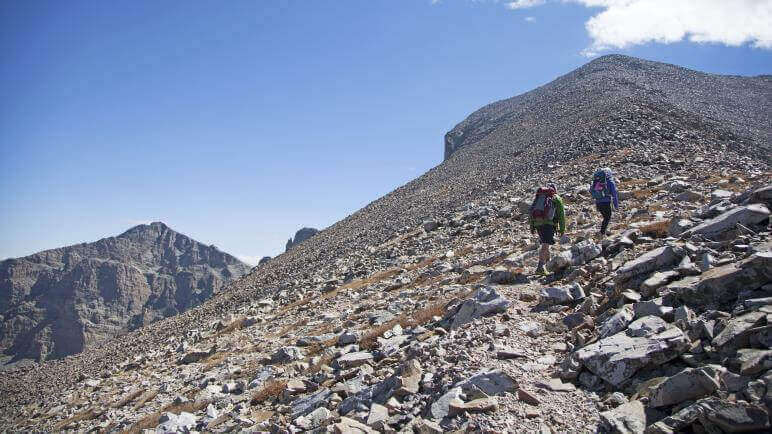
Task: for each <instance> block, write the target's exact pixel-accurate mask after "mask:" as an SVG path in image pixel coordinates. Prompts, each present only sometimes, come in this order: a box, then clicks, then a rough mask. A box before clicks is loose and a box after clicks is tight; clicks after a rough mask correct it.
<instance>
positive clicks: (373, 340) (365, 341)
mask: <svg viewBox="0 0 772 434" xmlns="http://www.w3.org/2000/svg"><path fill="white" fill-rule="evenodd" d="M447 303H448V300H442V301H440V302H437V303H434V304H431V305H429V306H427V307H425V308H423V309H418V310H415V311H413V312H411V313H405V314H402V315H400V316H399V317H397V318H394V319H393V320H391V321H389V322H386V323H383V324H381V325H379V326H376V327H375V328H372V329H370V330H369V331H368V332H367V333H365V335H364V336H362V338H361V339H360V340H359V347H360V348H364V349H367V350H372V349H374V348H375V347H377V346H378V338H379V337H381V336H383V334H384V333H386V331H388V330H391V329H392V328H393V327H394V326H395V325H397V324H399V325H400V326H401V327H403V328H408V327H416V326H419V325H423V324H426V323H428V322H429V321H431V320H432V319H433V318H434V317H435V316H442V315H444V314H445V305H446V304H447Z"/></svg>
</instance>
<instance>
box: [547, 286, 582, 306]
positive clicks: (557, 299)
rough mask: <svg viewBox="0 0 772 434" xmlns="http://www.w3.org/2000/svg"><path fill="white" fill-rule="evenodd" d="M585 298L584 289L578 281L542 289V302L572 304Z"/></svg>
mask: <svg viewBox="0 0 772 434" xmlns="http://www.w3.org/2000/svg"><path fill="white" fill-rule="evenodd" d="M584 298H585V295H584V289H582V286H581V285H579V284H578V283H576V282H574V283H573V284H571V285H569V286H548V287H546V288H543V289H542V290H541V299H542V303H544V304H547V305H553V304H571V303H573V302H575V301H580V300H582V299H584Z"/></svg>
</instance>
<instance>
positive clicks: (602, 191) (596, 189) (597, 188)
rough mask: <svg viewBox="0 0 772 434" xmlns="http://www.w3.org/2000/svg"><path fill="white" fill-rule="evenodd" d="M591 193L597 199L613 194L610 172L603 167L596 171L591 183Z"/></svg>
mask: <svg viewBox="0 0 772 434" xmlns="http://www.w3.org/2000/svg"><path fill="white" fill-rule="evenodd" d="M590 194H592V198H593V199H595V200H600V199H603V198H606V197H610V196H611V190H609V187H608V174H607V173H606V171H605V170H603V169H598V170H596V171H595V175H593V177H592V184H590Z"/></svg>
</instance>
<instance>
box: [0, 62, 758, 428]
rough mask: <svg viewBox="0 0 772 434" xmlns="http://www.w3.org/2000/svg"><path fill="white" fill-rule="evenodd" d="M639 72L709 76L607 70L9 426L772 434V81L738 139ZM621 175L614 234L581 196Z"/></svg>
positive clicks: (81, 375) (727, 125)
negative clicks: (544, 191)
mask: <svg viewBox="0 0 772 434" xmlns="http://www.w3.org/2000/svg"><path fill="white" fill-rule="evenodd" d="M641 64H643V65H646V67H647V68H649V69H650V73H649V74H652V75H653V78H652V79H657V80H664V81H668V82H669V83H665V84H662V83H658V84H657V85H656V86H660V87H662V86H671V87H672V88H673V89H675V90H674V94H676V95H678V92H677V89H679V88H680V87H681V86H682V85H681V81H682V80H685V81H688V82H690V83H691V84H692V85H693V86H694V87H699V86H703V85H704V86H710V85H711V83H712V81H711V80H712V79H711V80H700V79H699V77H704V75H703V74H700V73H697V72H693V71H688V70H683V69H680V68H679V69H677V71H678V74H679V75H678V76H677V77H676V78H677V79H674V78H672V77H669V76H668V75H667V74H662V75H661V76H660V75H657V74H658V71H660V70H662V71H670V70H672V67H671V66H669V65H661V64H656V63H653V62H646V61H641V60H639V59H631V58H626V57H622V56H608V57H604V58H601V59H598V60H596V61H593V62H591V63H590V64H589V65H587V66H586V67H584V68H590V69H592V70H597V71H610V72H604V73H602V74H599V79H597V80H583V79H582V75H581V74H579V75H577V74H568V75H567V76H564V77H561V78H559V79H558V80H556V82H555V83H552V84H551V85H547V86H544V87H542V88H540V89H537V91H535V92H536V96H538V97H539V100H541V101H545V103H544V105H541V106H538V107H534V108H533V111H534V113H538V115H539V119H549V120H550V122H537V123H529V122H525V121H522V120H520V121H518V120H515V121H512V122H510V123H508V124H507V127H506V128H503V127H498V128H497V129H496V131H500V132H502V134H488V135H486V136H485V137H484V138H482V139H480V140H479V141H475V142H471V143H467V144H465V145H464V146H463V147H461V148H460V149H459V150H457V151H456V152H455V153H454V154H453V156H452V158H449V159H447V160H446V161H445V162H444V163H443V164H442V165H440V166H438V167H437V168H435V169H432V170H431V171H429V172H428V173H427V174H425V175H423V176H422V177H420V178H418V179H416V180H415V181H413V182H411V183H409V184H407V185H405V186H404V187H401V188H399V189H397V190H396V191H394V192H392V193H390V194H389V195H387V196H385V197H383V198H381V199H379V200H377V201H375V202H373V203H372V204H370V205H368V206H367V207H366V208H364V209H362V210H360V211H359V212H357V213H355V214H354V215H352V216H350V217H349V218H347V219H345V220H343V221H341V222H339V223H337V224H335V225H333V226H332V227H330V228H328V229H326V230H325V231H323V232H320V233H318V234H317V235H315V236H314V237H312V238H310V239H308V240H306V242H304V243H302V244H301V245H299V246H297V247H295V248H293V249H292V250H290V251H289V252H287V253H285V254H283V255H280V256H278V257H277V258H274V259H272V260H271V261H269V262H268V263H266V264H265V265H263V266H262V267H261V268H260V272H259V273H255V272H252V273H250V274H248V275H247V276H245V277H243V278H242V279H240V280H239V281H237V282H236V283H235V284H234V285H232V286H231V287H230V288H229V289H227V290H225V291H222V292H221V293H220V294H218V295H216V296H215V297H213V298H212V299H211V300H209V301H207V302H205V303H203V304H202V305H201V306H199V307H197V308H194V309H191V310H189V311H187V312H185V313H183V314H181V315H178V316H175V317H172V318H167V319H165V320H162V321H159V322H157V323H154V324H150V325H149V326H146V327H143V328H141V329H139V330H137V331H135V332H133V333H130V334H127V335H125V336H121V337H119V338H117V339H114V340H111V341H109V342H107V343H105V344H104V345H102V346H100V347H99V348H95V349H93V350H91V351H87V352H84V353H82V354H79V355H77V356H74V357H71V358H68V360H64V361H53V362H48V363H45V364H43V365H39V366H35V367H24V368H21V369H18V370H16V371H14V372H12V373H9V374H8V375H4V376H3V377H2V378H0V396H2V398H0V414H2V416H1V417H2V425H3V427H5V428H8V429H14V430H30V429H33V428H36V429H43V430H62V429H71V430H77V431H86V430H89V429H99V430H104V431H121V430H128V431H133V432H139V431H140V430H141V429H143V428H151V429H156V430H160V431H161V432H167V431H186V430H193V429H198V430H206V431H228V430H233V429H246V430H252V431H272V432H296V431H300V430H312V431H316V432H328V431H332V432H374V431H379V432H395V431H402V432H421V433H424V432H443V431H453V430H458V431H482V432H491V431H497V432H510V431H518V432H533V431H539V432H562V431H569V432H581V431H585V432H587V431H592V432H594V431H598V430H601V429H606V430H611V431H613V430H617V431H618V432H643V431H644V430H651V432H670V431H677V430H684V429H689V428H690V427H691V428H692V429H693V430H695V431H698V430H703V431H708V432H719V430H731V429H734V430H737V429H746V430H757V431H758V430H764V429H767V428H768V426H769V425H768V424H769V420H768V415H769V405H770V398H769V396H770V395H769V393H770V391H772V385H771V384H770V381H769V375H768V369H769V367H770V366H767V365H768V363H767V360H768V357H769V343H768V342H767V340H766V333H768V330H767V328H768V325H769V324H770V323H769V322H768V320H767V316H768V315H767V313H768V310H769V305H770V303H769V299H767V297H769V296H770V295H772V294H769V293H770V287H769V284H770V278H771V277H772V276H770V275H769V272H768V270H769V269H770V263H769V258H770V239H769V206H770V205H772V204H770V203H769V202H770V190H769V189H770V187H768V184H769V179H770V167H769V161H768V155H765V154H764V153H763V152H761V153H760V152H758V150H759V149H765V148H767V147H768V146H769V145H770V143H769V139H768V138H769V134H770V128H772V122H769V120H770V119H769V115H768V113H769V110H768V109H769V105H770V98H769V95H770V94H772V93H770V85H769V84H768V83H767V84H765V83H766V82H763V81H762V82H758V83H757V82H755V81H754V83H756V84H754V85H755V86H758V89H757V91H752V92H750V93H751V94H752V96H753V97H752V98H751V97H749V98H739V99H738V100H737V101H738V106H737V107H736V109H737V110H739V111H741V112H743V113H745V114H746V115H747V116H749V117H750V118H751V119H760V120H763V122H761V123H759V124H758V125H755V126H754V128H756V130H757V131H756V132H754V131H750V132H749V133H748V134H741V133H740V132H737V131H736V128H735V127H734V126H732V124H733V122H734V121H733V120H732V118H733V116H734V115H733V114H724V113H723V112H722V111H717V112H716V113H714V114H712V115H711V116H710V117H708V116H706V115H705V114H704V113H701V112H699V111H695V110H690V109H689V107H690V105H689V104H682V105H681V106H677V104H673V103H667V102H666V101H664V102H663V100H662V99H660V98H659V97H656V95H657V94H656V93H651V95H653V96H650V93H648V92H638V91H636V89H639V88H640V87H644V88H645V87H646V86H648V84H647V82H648V80H649V78H646V80H643V79H642V76H641V75H639V74H637V73H636V72H635V71H636V70H637V69H638V68H640V65H641ZM604 76H607V77H608V79H603V77H604ZM645 77H649V76H648V75H647V76H645ZM636 80H637V81H636ZM751 80H754V79H751ZM592 86H595V87H592ZM606 87H608V89H606ZM729 90H730V91H732V89H731V88H730V89H729ZM592 93H598V94H602V95H603V97H602V98H600V99H594V98H595V96H594V95H590V94H592ZM701 95H703V93H702V92H701V91H700V90H695V92H694V93H693V95H692V94H688V95H687V96H688V97H689V98H691V97H693V99H694V101H692V102H691V103H690V104H694V105H700V104H702V105H709V104H711V103H712V101H714V99H715V98H716V97H714V96H712V95H711V96H704V95H703V96H701ZM682 96H683V95H682ZM703 97H704V98H705V99H704V100H701V99H700V98H703ZM735 97H736V95H735V96H732V95H728V96H723V97H721V98H728V99H732V98H735ZM587 101H593V102H592V105H591V106H586V105H585V104H586V102H587ZM504 133H506V134H504ZM607 165H608V166H611V167H613V168H614V170H615V171H616V173H617V177H618V179H619V181H620V189H621V190H622V196H623V201H622V211H621V212H619V213H617V214H616V215H615V219H614V221H613V223H612V228H611V230H612V233H611V236H610V237H609V238H607V239H604V240H599V239H596V238H594V237H593V235H594V234H595V232H596V231H597V223H598V220H597V216H596V214H595V211H594V208H593V205H592V203H591V201H590V200H589V198H588V197H587V195H586V193H585V190H586V188H587V184H588V183H589V177H590V176H591V174H592V172H593V170H594V169H595V168H597V167H598V166H607ZM547 179H553V180H554V181H555V182H556V183H557V185H558V188H559V190H560V191H561V192H562V193H563V196H564V198H565V199H566V204H567V208H568V218H569V234H568V236H567V237H566V238H565V239H564V240H562V242H563V244H562V246H560V247H556V248H555V249H554V253H555V254H556V255H555V259H554V260H553V261H552V262H551V264H550V268H551V269H552V270H553V274H552V275H550V276H548V277H539V276H535V275H532V274H531V271H532V270H533V267H534V265H535V264H534V262H535V255H536V254H535V248H536V244H535V243H534V239H533V237H532V236H531V234H530V233H529V231H528V229H527V223H526V219H525V215H524V212H525V211H526V209H527V206H528V203H529V201H530V199H531V195H532V193H533V188H534V186H536V185H538V184H540V183H542V182H545V181H546V180H547ZM764 186H767V187H766V188H767V189H766V190H764V189H762V190H759V188H762V187H764ZM684 384H686V385H687V386H684ZM691 384H694V385H695V386H694V387H691V386H689V385H691ZM684 390H687V391H690V392H689V393H682V392H683V391H684ZM668 430H670V431H668Z"/></svg>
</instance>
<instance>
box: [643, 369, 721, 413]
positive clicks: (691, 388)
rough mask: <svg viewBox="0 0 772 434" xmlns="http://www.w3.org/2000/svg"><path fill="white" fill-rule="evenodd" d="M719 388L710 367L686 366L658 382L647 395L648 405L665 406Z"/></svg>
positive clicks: (694, 397)
mask: <svg viewBox="0 0 772 434" xmlns="http://www.w3.org/2000/svg"><path fill="white" fill-rule="evenodd" d="M718 388H719V383H718V378H717V373H716V371H715V370H713V369H710V368H699V369H693V368H686V369H684V370H683V371H681V372H679V373H677V374H675V375H673V376H672V377H670V378H668V379H667V380H665V381H663V382H662V383H659V384H658V385H657V386H656V387H655V388H654V390H652V391H651V393H650V395H649V406H650V407H655V408H656V407H666V406H670V405H675V404H680V403H682V402H684V401H691V400H695V399H698V398H702V397H704V396H707V395H710V394H712V393H713V392H714V391H715V390H716V389H718Z"/></svg>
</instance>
